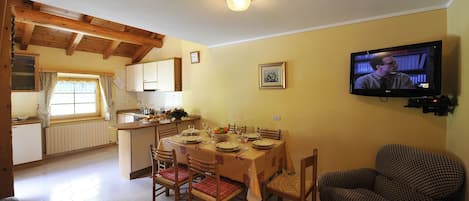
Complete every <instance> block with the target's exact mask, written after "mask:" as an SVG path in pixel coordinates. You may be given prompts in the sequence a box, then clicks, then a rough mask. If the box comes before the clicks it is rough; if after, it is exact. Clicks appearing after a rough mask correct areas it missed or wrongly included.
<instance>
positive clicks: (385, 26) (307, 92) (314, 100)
mask: <svg viewBox="0 0 469 201" xmlns="http://www.w3.org/2000/svg"><path fill="white" fill-rule="evenodd" d="M417 25H418V26H417ZM220 34H222V33H220ZM445 35H446V10H444V9H442V10H436V11H431V12H425V13H419V14H413V15H407V16H400V17H392V18H387V19H382V20H375V21H369V22H364V23H358V24H352V25H346V26H340V27H334V28H328V29H321V30H315V31H310V32H304V33H298V34H294V35H287V36H281V37H275V38H270V39H264V40H257V41H253V42H246V43H241V44H237V45H231V46H224V47H217V48H207V47H204V46H202V45H198V44H194V43H191V42H186V41H183V42H182V55H183V91H184V96H183V105H184V107H185V108H186V109H188V111H189V112H190V113H198V114H200V115H202V117H203V118H204V119H205V120H206V121H209V122H210V123H211V124H212V125H226V124H227V123H230V122H234V123H237V124H245V125H248V126H250V127H251V128H252V127H255V126H260V127H267V128H279V129H282V131H283V133H284V134H286V135H287V141H288V144H289V145H290V146H289V147H290V153H291V154H292V157H293V160H294V163H295V164H296V166H298V164H299V159H300V158H302V157H304V156H306V155H309V154H311V153H312V150H313V148H314V147H318V148H319V170H320V172H324V171H331V170H337V169H348V168H357V167H373V166H374V160H375V154H376V151H377V150H378V149H379V148H380V147H381V146H382V145H384V144H388V143H400V144H409V145H414V146H417V147H424V148H427V149H433V150H445V145H446V118H445V117H436V116H433V115H432V114H423V113H422V112H421V110H419V109H408V108H404V107H403V106H404V105H405V104H406V101H407V99H405V98H389V99H380V98H377V97H364V96H355V95H351V94H349V92H348V90H349V87H348V86H349V65H350V61H349V60H350V53H352V52H357V51H363V50H369V49H377V48H384V47H391V46H397V45H404V44H412V43H418V42H425V41H432V40H440V39H444V38H445ZM194 50H200V52H201V59H200V60H201V62H200V63H199V64H190V58H189V52H190V51H194ZM278 61H286V62H287V88H286V89H272V90H269V89H259V88H258V64H262V63H269V62H278ZM273 115H279V116H280V117H281V120H280V121H273V120H272V117H273Z"/></svg>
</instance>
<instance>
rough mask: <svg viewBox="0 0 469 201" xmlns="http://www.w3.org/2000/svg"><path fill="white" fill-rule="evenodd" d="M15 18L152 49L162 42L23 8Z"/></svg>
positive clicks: (24, 21) (160, 45) (17, 9)
mask: <svg viewBox="0 0 469 201" xmlns="http://www.w3.org/2000/svg"><path fill="white" fill-rule="evenodd" d="M15 10H16V18H15V20H16V21H18V22H23V23H29V24H35V25H40V26H45V27H49V28H54V29H61V30H65V31H70V32H75V33H81V34H84V35H90V36H95V37H99V38H105V39H109V40H121V41H124V42H128V43H132V44H138V45H148V46H152V47H157V48H161V47H162V46H163V41H162V40H161V39H153V38H148V37H145V36H140V35H135V34H132V33H126V32H121V31H115V30H112V29H109V28H105V27H100V26H96V25H92V24H89V23H86V22H82V21H76V20H72V19H68V18H64V17H59V16H55V15H51V14H47V13H43V12H39V11H34V10H32V9H28V8H24V7H18V6H17V7H15Z"/></svg>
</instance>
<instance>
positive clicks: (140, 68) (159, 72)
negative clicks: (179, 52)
mask: <svg viewBox="0 0 469 201" xmlns="http://www.w3.org/2000/svg"><path fill="white" fill-rule="evenodd" d="M136 86H137V87H136ZM140 86H141V87H140ZM127 90H128V91H181V90H182V78H181V58H172V59H166V60H161V61H154V62H148V63H144V64H134V65H129V66H127Z"/></svg>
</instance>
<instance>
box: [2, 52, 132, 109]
mask: <svg viewBox="0 0 469 201" xmlns="http://www.w3.org/2000/svg"><path fill="white" fill-rule="evenodd" d="M16 52H18V53H19V52H26V53H35V54H39V64H38V65H39V68H46V69H56V70H62V71H92V72H111V73H114V72H115V73H116V75H117V76H119V77H121V79H123V80H124V81H125V71H124V67H125V65H126V64H128V63H130V62H131V59H130V58H126V57H116V56H111V57H110V58H109V59H106V60H104V59H103V56H102V55H101V54H94V53H87V52H81V51H75V53H74V54H73V55H72V56H67V55H66V54H65V50H63V49H58V48H48V47H40V46H34V45H29V46H28V50H27V51H21V50H18V49H17V50H16ZM113 92H114V94H115V95H117V96H119V97H120V98H119V99H116V98H114V99H115V100H117V101H115V103H116V104H115V106H116V107H115V108H117V109H119V108H135V107H136V102H137V101H136V95H135V94H134V93H127V92H126V91H125V89H123V90H121V89H117V88H115V89H114V91H113ZM11 97H12V116H13V117H16V116H23V115H27V116H37V105H38V92H13V93H12V95H11Z"/></svg>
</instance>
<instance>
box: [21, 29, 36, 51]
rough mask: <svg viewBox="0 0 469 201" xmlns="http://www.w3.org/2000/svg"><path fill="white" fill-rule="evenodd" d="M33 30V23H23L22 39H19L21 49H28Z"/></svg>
mask: <svg viewBox="0 0 469 201" xmlns="http://www.w3.org/2000/svg"><path fill="white" fill-rule="evenodd" d="M33 31H34V24H25V27H24V35H23V39H22V40H21V45H20V49H21V50H26V49H28V45H29V42H30V41H31V38H32V36H33Z"/></svg>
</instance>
